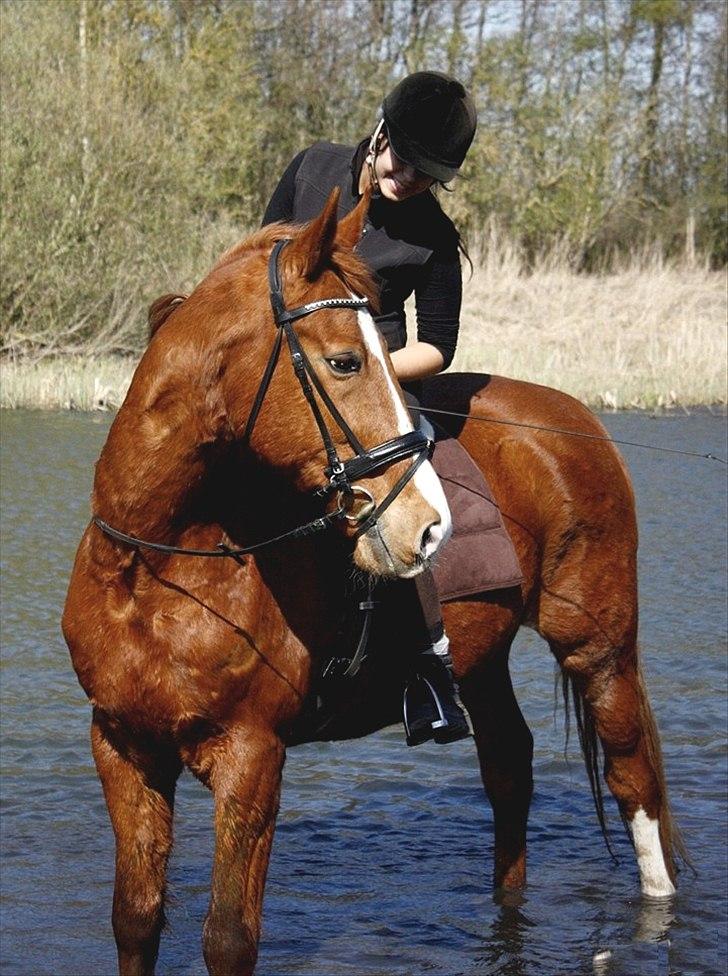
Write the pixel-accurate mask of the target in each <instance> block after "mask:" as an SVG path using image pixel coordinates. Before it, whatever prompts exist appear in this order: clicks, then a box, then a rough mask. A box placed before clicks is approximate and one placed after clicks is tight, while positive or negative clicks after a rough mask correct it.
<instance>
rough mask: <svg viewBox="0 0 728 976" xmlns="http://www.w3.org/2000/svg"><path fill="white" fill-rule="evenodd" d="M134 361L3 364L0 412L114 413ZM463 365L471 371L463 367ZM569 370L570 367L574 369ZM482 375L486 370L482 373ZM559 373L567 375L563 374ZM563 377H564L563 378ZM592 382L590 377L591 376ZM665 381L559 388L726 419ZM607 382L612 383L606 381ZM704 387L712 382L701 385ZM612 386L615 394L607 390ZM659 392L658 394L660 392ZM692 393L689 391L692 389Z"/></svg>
mask: <svg viewBox="0 0 728 976" xmlns="http://www.w3.org/2000/svg"><path fill="white" fill-rule="evenodd" d="M472 358H473V357H472V350H468V349H467V348H466V349H465V350H464V351H463V352H461V353H460V354H459V355H458V356H457V357H456V359H455V362H454V363H453V366H452V367H451V371H452V372H480V371H481V370H478V369H475V368H474V367H473V365H472ZM137 363H138V359H137V358H135V357H121V356H103V357H85V356H69V357H64V358H63V359H50V358H48V359H45V360H41V361H40V362H23V361H22V360H21V361H19V362H2V363H0V410H35V411H70V412H80V413H103V412H114V411H116V410H117V409H118V408H119V407H120V406H121V404H122V403H123V400H124V397H125V396H126V392H127V390H128V387H129V383H130V382H131V378H132V375H133V373H134V370H135V369H136V366H137ZM468 366H470V367H471V368H470V369H468ZM573 368H574V367H572V369H573ZM483 372H485V371H484V370H483ZM494 372H495V373H497V375H501V376H504V375H505V376H510V377H511V378H513V379H523V380H526V381H527V382H533V383H538V384H541V385H545V386H555V384H554V383H553V382H548V381H547V377H529V378H526V377H524V376H518V377H517V376H514V375H513V372H510V373H508V372H506V371H504V370H503V369H502V368H501V369H498V370H494ZM564 372H569V371H568V370H565V371H564ZM564 379H567V377H566V376H564ZM592 379H593V377H592ZM672 379H673V377H669V378H668V377H665V382H663V383H661V382H660V381H659V379H658V378H657V377H655V376H654V375H652V376H650V382H649V383H647V384H645V387H646V388H645V389H644V390H642V391H641V392H640V391H639V390H638V389H635V386H634V383H635V382H638V380H636V381H633V384H632V388H631V389H630V391H629V396H620V395H619V390H618V384H615V382H614V377H603V381H602V382H596V383H595V384H594V385H595V387H596V388H597V390H602V391H605V392H593V393H591V394H590V393H588V392H586V393H584V392H581V393H579V392H575V391H574V389H569V385H570V384H568V383H564V384H562V385H561V386H560V387H556V388H558V389H561V390H562V391H563V392H565V393H569V394H570V395H571V396H574V397H575V398H576V399H577V400H580V401H581V402H582V403H584V404H585V405H586V406H587V407H589V408H590V409H591V410H593V411H595V412H597V413H616V412H622V411H630V410H631V411H637V412H641V413H646V414H649V413H653V414H654V413H657V414H658V415H669V414H672V413H680V412H683V413H691V412H693V411H700V412H708V413H711V414H715V415H717V416H725V415H726V413H727V412H728V402H727V401H726V397H725V396H720V395H715V394H714V395H713V396H712V397H711V396H710V395H709V396H708V397H702V398H701V397H700V396H699V395H690V394H688V395H683V396H681V395H680V392H679V391H676V390H674V389H673V388H672V384H671V383H670V382H668V380H672ZM610 380H611V383H610V382H609V381H610ZM706 385H708V386H709V387H710V386H715V384H714V383H713V384H706ZM611 387H613V388H615V389H614V390H612V389H610V388H611ZM661 388H662V391H663V392H660V390H661ZM691 392H692V391H691Z"/></svg>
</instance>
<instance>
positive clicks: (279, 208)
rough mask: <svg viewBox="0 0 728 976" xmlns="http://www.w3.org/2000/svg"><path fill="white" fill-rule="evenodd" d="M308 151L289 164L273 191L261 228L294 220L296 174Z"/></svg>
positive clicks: (304, 151) (303, 151)
mask: <svg viewBox="0 0 728 976" xmlns="http://www.w3.org/2000/svg"><path fill="white" fill-rule="evenodd" d="M305 155H306V150H305V149H304V150H302V152H300V153H299V154H298V155H297V156H294V157H293V159H292V160H291V162H290V163H289V164H288V168H287V169H286V171H285V173H284V174H283V176H282V177H281V179H280V182H279V184H278V186H277V187H276V188H275V190H274V191H273V196H272V197H271V198H270V200H269V201H268V206H267V207H266V208H265V213H264V214H263V220H262V222H261V227H265V225H266V224H272V223H274V222H275V221H277V220H282V221H284V222H286V223H287V222H289V221H292V220H293V202H294V198H295V195H296V173H297V172H298V170H299V169H300V166H301V163H302V162H303V157H304V156H305Z"/></svg>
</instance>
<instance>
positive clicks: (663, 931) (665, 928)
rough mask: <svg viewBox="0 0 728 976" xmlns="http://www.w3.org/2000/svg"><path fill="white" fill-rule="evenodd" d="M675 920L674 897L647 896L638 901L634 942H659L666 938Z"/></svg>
mask: <svg viewBox="0 0 728 976" xmlns="http://www.w3.org/2000/svg"><path fill="white" fill-rule="evenodd" d="M674 921H675V899H674V898H648V897H647V896H644V897H643V898H642V900H641V902H640V908H639V912H638V913H637V919H636V922H635V931H634V941H635V942H659V941H660V940H662V939H666V938H667V936H668V933H669V932H670V928H671V926H672V924H673V922H674Z"/></svg>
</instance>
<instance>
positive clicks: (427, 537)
mask: <svg viewBox="0 0 728 976" xmlns="http://www.w3.org/2000/svg"><path fill="white" fill-rule="evenodd" d="M337 203H338V191H335V192H334V193H332V195H331V197H330V198H329V200H328V201H327V203H326V206H325V207H324V210H323V212H322V213H321V215H320V216H319V217H318V218H317V219H316V220H314V221H312V222H311V223H310V224H307V225H306V226H304V227H302V228H301V227H290V226H283V225H273V226H272V227H268V228H265V229H264V230H263V231H260V232H258V234H256V235H255V236H254V237H253V238H252V239H250V240H249V241H246V242H244V244H243V245H241V246H239V247H237V248H235V249H234V250H233V251H231V252H229V254H228V255H226V256H225V257H223V259H222V260H221V262H220V263H219V264H218V266H217V268H216V269H215V271H214V272H213V275H212V279H213V281H216V285H215V291H214V294H215V295H217V301H220V298H221V294H222V293H225V294H226V296H227V298H228V299H232V300H233V303H234V306H235V307H237V308H238V309H239V310H240V316H239V317H238V318H237V328H236V329H235V331H234V334H233V333H232V332H228V342H227V346H226V349H227V351H226V356H225V364H224V369H223V370H222V375H221V381H220V382H221V387H222V396H223V402H224V409H225V414H226V426H227V427H228V429H229V430H230V431H231V432H232V434H233V436H234V437H235V439H240V440H243V441H245V442H246V443H247V444H248V446H249V449H250V450H251V451H252V452H253V453H254V454H255V455H256V457H257V458H258V459H259V460H260V461H262V462H264V463H265V464H267V465H270V466H273V467H274V468H275V469H277V470H279V471H283V472H285V474H286V477H287V478H289V479H290V480H292V481H293V482H294V483H295V485H296V487H297V488H298V489H299V490H301V491H304V492H314V491H317V490H319V489H322V488H327V489H328V490H327V493H326V494H325V495H324V496H323V497H324V499H327V500H326V501H322V505H323V504H326V505H328V509H329V510H331V509H333V508H334V507H335V506H337V505H338V506H340V507H342V508H343V509H344V512H343V514H342V518H341V520H340V524H341V526H342V530H343V531H344V532H345V533H347V534H348V535H350V536H351V537H352V539H354V540H355V545H354V560H355V563H356V564H357V566H359V567H360V568H361V569H363V570H366V571H368V572H371V573H375V574H380V575H386V576H413V575H415V574H416V573H417V572H419V570H420V569H421V568H422V566H423V564H424V562H425V560H427V559H429V558H430V557H431V556H433V555H434V554H435V552H436V551H437V549H438V547H439V546H440V544H441V543H442V541H443V540H444V538H445V537H446V536H447V534H448V533H449V531H450V515H449V511H448V508H447V503H446V501H445V497H444V493H443V491H442V488H441V486H440V483H439V481H438V479H437V477H436V475H435V473H434V471H433V469H432V467H431V465H430V463H429V461H428V460H427V457H426V454H427V444H426V443H425V442H424V440H423V439H422V438H421V439H420V440H418V434H417V433H415V432H414V431H413V426H412V422H411V420H410V417H409V413H408V411H407V409H406V407H405V404H404V401H403V398H402V392H401V390H400V388H399V386H398V384H397V381H396V379H395V377H394V373H393V370H392V365H391V362H390V360H389V356H388V354H387V351H386V347H385V345H384V343H383V341H382V338H381V336H380V335H379V332H378V330H377V328H376V326H375V325H374V322H373V320H372V317H371V314H370V312H369V310H368V307H367V305H366V304H364V303H363V302H361V301H360V300H359V301H357V299H361V298H362V297H367V298H368V299H369V301H370V302H373V301H374V297H373V294H374V287H373V284H372V280H371V277H370V275H369V274H368V272H367V270H366V269H365V267H364V265H363V264H362V263H361V261H360V260H359V259H358V258H357V256H356V255H355V253H354V246H355V244H356V242H357V241H358V239H359V237H360V235H361V231H362V226H363V222H364V218H365V215H366V207H367V204H368V200H367V199H366V198H365V199H364V200H362V202H361V203H360V204H359V206H358V207H357V208H356V209H355V210H354V211H353V212H352V213H351V214H349V215H348V216H347V217H345V218H344V219H343V220H342V221H340V222H339V221H338V220H337ZM285 239H288V243H287V244H286V245H285V246H283V247H280V246H279V247H276V244H277V242H278V241H281V240H285ZM263 283H265V284H263ZM277 290H278V291H279V295H278V298H277V299H274V300H273V305H274V306H275V305H277V306H278V312H277V314H276V315H275V317H274V312H273V310H272V305H271V292H273V293H275V292H276V291H277ZM332 299H333V300H334V301H333V302H329V301H328V300H332ZM318 302H322V304H321V305H320V306H319V305H317V304H316V303H318ZM302 307H305V308H303V310H302ZM294 309H295V310H296V312H294V316H293V318H292V319H291V320H288V319H287V318H286V315H287V313H288V312H290V311H291V310H294ZM286 310H287V311H286ZM301 311H302V314H297V313H300V312H301ZM278 344H280V348H278ZM277 348H278V352H277V354H276V352H275V350H276V349H277ZM297 371H298V373H299V374H303V376H301V375H298V376H297ZM317 414H318V417H317ZM337 414H338V416H337ZM390 441H394V442H395V443H394V445H389V442H390ZM382 446H384V450H383V452H381V453H380V452H379V451H377V450H373V449H377V448H382ZM337 461H340V462H342V463H343V465H344V467H345V469H346V470H345V473H344V474H342V473H341V472H339V473H338V476H337V472H336V468H337ZM415 468H416V470H413V469H415ZM352 489H353V490H352ZM383 503H384V504H383ZM380 509H381V511H380Z"/></svg>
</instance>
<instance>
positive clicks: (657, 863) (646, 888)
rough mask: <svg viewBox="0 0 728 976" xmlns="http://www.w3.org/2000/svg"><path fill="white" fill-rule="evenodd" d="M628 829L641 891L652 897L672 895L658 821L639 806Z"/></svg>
mask: <svg viewBox="0 0 728 976" xmlns="http://www.w3.org/2000/svg"><path fill="white" fill-rule="evenodd" d="M630 829H631V831H632V838H633V840H634V847H635V851H636V853H637V866H638V867H639V871H640V881H641V883H642V891H643V892H644V894H645V895H651V896H652V897H653V898H666V897H667V896H668V895H674V894H675V886H674V884H673V883H672V881H671V880H670V875H669V874H668V873H667V867H666V866H665V858H664V855H663V853H662V844H661V843H660V825H659V823H658V821H657V820H651V819H650V818H649V817H648V816H647V814H646V813H645V811H644V810H643V809H642V808H641V807H640V809H639V810H638V811H637V813H636V814H635V815H634V817H633V818H632V822H631V824H630Z"/></svg>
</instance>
